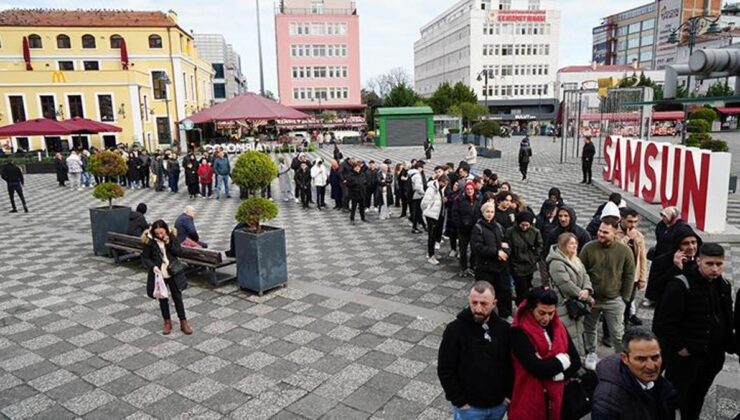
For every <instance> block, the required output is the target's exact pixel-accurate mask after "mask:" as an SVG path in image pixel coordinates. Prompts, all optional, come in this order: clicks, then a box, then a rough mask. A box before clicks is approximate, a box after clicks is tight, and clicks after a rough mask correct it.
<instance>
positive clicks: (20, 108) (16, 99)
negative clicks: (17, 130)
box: [8, 95, 26, 123]
mask: <svg viewBox="0 0 740 420" xmlns="http://www.w3.org/2000/svg"><path fill="white" fill-rule="evenodd" d="M8 100H9V101H10V116H11V117H12V118H13V122H14V123H19V122H22V121H26V107H25V105H24V104H23V96H19V95H12V96H8Z"/></svg>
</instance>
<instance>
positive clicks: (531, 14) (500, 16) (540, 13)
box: [489, 10, 547, 22]
mask: <svg viewBox="0 0 740 420" xmlns="http://www.w3.org/2000/svg"><path fill="white" fill-rule="evenodd" d="M489 17H490V19H491V20H497V21H499V22H545V21H546V20H547V12H546V11H545V10H494V11H492V12H491V13H490V15H489Z"/></svg>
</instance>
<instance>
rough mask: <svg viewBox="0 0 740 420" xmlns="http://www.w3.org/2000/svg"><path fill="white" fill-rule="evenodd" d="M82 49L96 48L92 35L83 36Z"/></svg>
mask: <svg viewBox="0 0 740 420" xmlns="http://www.w3.org/2000/svg"><path fill="white" fill-rule="evenodd" d="M82 48H95V37H94V36H92V35H90V34H87V35H82Z"/></svg>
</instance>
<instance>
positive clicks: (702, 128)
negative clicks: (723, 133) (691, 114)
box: [686, 118, 712, 133]
mask: <svg viewBox="0 0 740 420" xmlns="http://www.w3.org/2000/svg"><path fill="white" fill-rule="evenodd" d="M711 129H712V124H711V123H710V122H709V121H707V120H705V119H702V118H694V119H691V120H689V122H688V124H686V131H688V132H689V133H708V132H709V131H710V130H711Z"/></svg>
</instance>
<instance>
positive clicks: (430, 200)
mask: <svg viewBox="0 0 740 420" xmlns="http://www.w3.org/2000/svg"><path fill="white" fill-rule="evenodd" d="M442 194H443V192H442V191H440V188H439V183H438V182H437V181H434V182H431V183H429V187H428V188H427V190H426V191H425V192H424V198H422V200H421V210H422V214H423V215H424V217H428V218H430V219H434V220H439V216H440V215H441V214H442V204H443V201H444V200H443V195H442Z"/></svg>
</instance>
